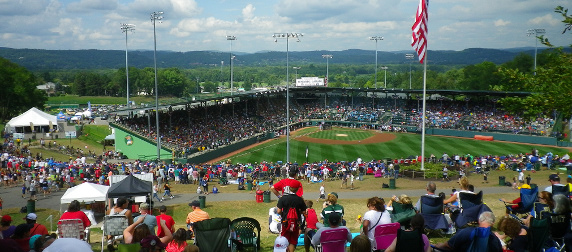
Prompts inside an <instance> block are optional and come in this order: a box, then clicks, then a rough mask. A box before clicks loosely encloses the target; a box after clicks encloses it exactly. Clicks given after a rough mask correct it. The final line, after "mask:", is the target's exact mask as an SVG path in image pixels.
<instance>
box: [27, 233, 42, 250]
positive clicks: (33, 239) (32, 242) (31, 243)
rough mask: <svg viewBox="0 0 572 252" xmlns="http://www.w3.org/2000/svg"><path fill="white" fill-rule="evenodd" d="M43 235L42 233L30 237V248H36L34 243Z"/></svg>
mask: <svg viewBox="0 0 572 252" xmlns="http://www.w3.org/2000/svg"><path fill="white" fill-rule="evenodd" d="M40 237H42V235H34V236H32V237H30V244H29V245H30V249H34V243H35V242H36V240H37V239H38V238H40Z"/></svg>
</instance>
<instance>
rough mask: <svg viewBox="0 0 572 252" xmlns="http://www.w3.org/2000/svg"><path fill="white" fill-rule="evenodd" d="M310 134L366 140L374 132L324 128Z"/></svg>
mask: <svg viewBox="0 0 572 252" xmlns="http://www.w3.org/2000/svg"><path fill="white" fill-rule="evenodd" d="M308 136H309V137H312V138H319V139H333V140H344V141H354V140H364V139H366V138H369V137H371V136H373V132H371V131H365V130H354V129H344V128H334V129H332V130H323V131H318V132H314V133H311V134H309V135H308Z"/></svg>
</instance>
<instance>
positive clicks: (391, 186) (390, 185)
mask: <svg viewBox="0 0 572 252" xmlns="http://www.w3.org/2000/svg"><path fill="white" fill-rule="evenodd" d="M389 189H395V179H389Z"/></svg>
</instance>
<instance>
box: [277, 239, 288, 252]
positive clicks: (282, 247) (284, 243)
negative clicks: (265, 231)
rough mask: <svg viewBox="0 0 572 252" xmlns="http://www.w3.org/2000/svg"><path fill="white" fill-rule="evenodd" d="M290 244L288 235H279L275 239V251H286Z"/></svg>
mask: <svg viewBox="0 0 572 252" xmlns="http://www.w3.org/2000/svg"><path fill="white" fill-rule="evenodd" d="M289 244H290V243H289V242H288V239H286V237H284V236H278V237H277V238H276V240H274V252H286V250H287V249H288V245H289Z"/></svg>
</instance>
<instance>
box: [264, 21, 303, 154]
mask: <svg viewBox="0 0 572 252" xmlns="http://www.w3.org/2000/svg"><path fill="white" fill-rule="evenodd" d="M302 36H304V35H303V34H302V33H295V32H291V33H274V35H272V37H273V38H274V42H278V39H286V163H288V164H289V163H290V79H289V76H288V75H289V70H290V69H289V68H290V65H289V63H288V61H289V58H288V53H289V44H288V43H289V41H290V39H291V38H295V39H296V42H300V37H302Z"/></svg>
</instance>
